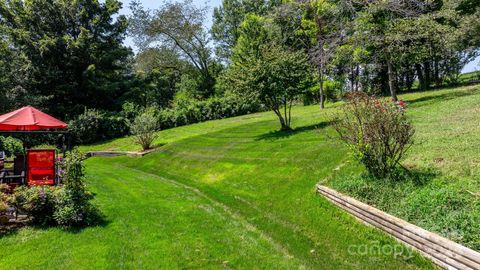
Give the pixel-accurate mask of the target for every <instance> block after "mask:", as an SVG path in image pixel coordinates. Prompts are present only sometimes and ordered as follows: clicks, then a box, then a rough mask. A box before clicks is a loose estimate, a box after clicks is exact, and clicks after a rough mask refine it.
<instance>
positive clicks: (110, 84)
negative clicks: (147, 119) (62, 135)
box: [0, 0, 131, 116]
mask: <svg viewBox="0 0 480 270" xmlns="http://www.w3.org/2000/svg"><path fill="white" fill-rule="evenodd" d="M120 8H121V3H120V2H119V1H117V0H106V1H104V2H102V3H101V2H99V1H94V0H76V1H69V0H25V1H22V0H3V1H0V33H1V36H2V37H3V40H4V41H5V42H7V44H8V50H10V51H11V52H12V53H18V55H19V56H20V57H21V58H24V59H22V62H25V63H28V65H30V66H29V70H28V71H27V72H26V73H27V74H28V76H27V79H25V80H23V81H20V82H15V84H16V85H15V87H17V88H21V89H23V90H24V91H25V93H26V95H30V96H39V97H44V100H43V101H42V102H41V103H42V105H43V107H45V108H46V109H48V111H49V112H51V113H53V114H55V115H62V116H65V115H72V114H78V113H80V112H82V111H83V110H84V107H94V108H102V109H116V108H119V106H120V105H121V104H118V103H117V99H118V98H120V97H121V96H122V94H123V92H124V91H125V89H126V88H127V85H128V83H127V82H128V76H129V75H128V74H129V70H128V65H127V60H128V58H129V56H130V53H131V52H130V50H129V49H128V48H126V47H124V46H123V44H122V42H123V39H124V36H125V32H126V26H127V21H126V18H125V17H124V16H118V17H117V18H116V19H114V17H115V16H116V14H117V13H118V11H119V10H120ZM2 57H3V56H2ZM24 68H25V64H23V65H19V66H18V67H17V68H16V69H15V71H17V72H18V73H19V74H21V73H22V72H24Z"/></svg>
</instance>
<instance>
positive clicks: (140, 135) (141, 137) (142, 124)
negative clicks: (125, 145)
mask: <svg viewBox="0 0 480 270" xmlns="http://www.w3.org/2000/svg"><path fill="white" fill-rule="evenodd" d="M155 113H156V110H155V109H154V108H151V107H150V108H147V109H145V110H144V111H143V112H141V113H140V114H138V115H137V116H136V117H135V119H134V120H133V121H132V122H130V123H129V126H130V132H131V133H132V135H133V138H134V140H135V143H137V144H139V145H140V146H141V147H142V149H143V150H148V149H150V148H151V147H152V143H153V141H154V140H155V139H156V138H157V136H158V134H157V133H156V132H157V130H158V121H157V117H156V116H155Z"/></svg>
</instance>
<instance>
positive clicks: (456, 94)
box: [407, 88, 479, 105]
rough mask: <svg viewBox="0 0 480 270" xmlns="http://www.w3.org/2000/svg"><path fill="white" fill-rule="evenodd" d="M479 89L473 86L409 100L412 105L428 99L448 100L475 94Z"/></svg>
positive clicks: (433, 100) (435, 100)
mask: <svg viewBox="0 0 480 270" xmlns="http://www.w3.org/2000/svg"><path fill="white" fill-rule="evenodd" d="M478 90H479V88H472V89H469V90H465V91H456V92H453V91H452V92H449V93H444V94H441V95H434V96H424V97H419V98H416V99H411V100H408V101H407V102H408V104H410V105H420V104H417V103H422V102H428V101H432V102H437V101H446V100H451V99H455V98H459V97H464V96H470V95H474V94H476V93H478Z"/></svg>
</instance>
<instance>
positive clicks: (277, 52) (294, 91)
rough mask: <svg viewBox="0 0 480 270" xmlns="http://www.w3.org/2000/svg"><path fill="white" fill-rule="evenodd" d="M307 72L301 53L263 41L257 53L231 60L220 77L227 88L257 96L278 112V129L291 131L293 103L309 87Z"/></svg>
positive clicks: (306, 62)
mask: <svg viewBox="0 0 480 270" xmlns="http://www.w3.org/2000/svg"><path fill="white" fill-rule="evenodd" d="M310 75H311V70H310V65H309V63H308V59H307V57H306V55H305V54H304V53H303V52H301V51H290V50H286V49H284V48H282V47H281V46H278V45H273V44H264V45H262V46H261V47H260V50H259V53H258V54H257V55H255V56H254V55H251V56H250V57H246V58H243V60H242V62H233V63H232V64H231V65H230V67H229V69H228V70H227V72H226V73H225V74H224V77H223V79H224V81H225V83H226V84H227V87H229V88H231V90H230V91H232V92H236V93H238V94H239V95H246V96H254V97H257V98H259V99H260V100H261V101H262V103H263V104H265V105H266V106H267V107H268V108H270V109H271V110H272V111H273V112H274V113H275V114H276V115H277V117H278V119H279V122H280V126H281V130H290V129H291V119H292V118H291V116H292V115H291V109H292V105H293V102H294V101H295V100H296V98H297V97H298V96H299V95H301V94H302V93H304V92H305V91H306V89H308V88H309V87H310V86H311V82H312V80H311V77H310Z"/></svg>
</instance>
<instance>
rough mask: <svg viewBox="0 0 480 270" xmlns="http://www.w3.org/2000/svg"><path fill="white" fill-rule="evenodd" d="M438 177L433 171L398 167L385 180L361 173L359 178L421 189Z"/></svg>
mask: <svg viewBox="0 0 480 270" xmlns="http://www.w3.org/2000/svg"><path fill="white" fill-rule="evenodd" d="M439 176H440V173H439V172H438V171H436V170H433V169H419V168H406V167H400V168H398V169H397V170H396V171H395V172H394V173H393V174H392V175H391V176H390V177H388V178H386V179H378V178H375V177H374V176H371V175H369V174H368V173H363V174H362V176H361V177H362V178H363V179H364V180H365V181H367V182H375V183H377V184H378V183H386V184H388V185H391V186H397V185H405V184H407V183H409V184H411V185H413V186H415V187H422V186H425V185H427V184H429V183H430V182H431V181H432V180H433V179H435V178H437V177H439Z"/></svg>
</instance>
